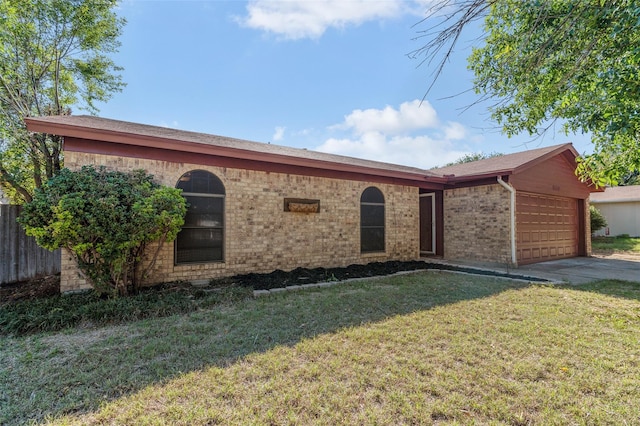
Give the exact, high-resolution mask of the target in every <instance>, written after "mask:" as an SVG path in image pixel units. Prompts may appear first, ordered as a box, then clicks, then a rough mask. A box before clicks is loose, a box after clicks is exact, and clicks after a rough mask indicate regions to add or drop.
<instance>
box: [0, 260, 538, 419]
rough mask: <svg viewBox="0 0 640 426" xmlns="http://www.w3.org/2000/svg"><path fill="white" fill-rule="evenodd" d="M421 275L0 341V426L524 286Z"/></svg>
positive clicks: (53, 414) (56, 413) (72, 409)
mask: <svg viewBox="0 0 640 426" xmlns="http://www.w3.org/2000/svg"><path fill="white" fill-rule="evenodd" d="M528 286H529V284H528V283H526V282H522V281H513V280H507V279H497V278H491V277H478V276H472V275H462V274H451V273H448V272H419V273H414V274H407V275H402V276H396V277H387V278H377V279H370V280H367V281H362V282H352V283H343V284H339V285H336V286H333V287H328V288H322V289H310V290H305V291H298V292H286V293H281V294H274V295H271V296H269V297H263V298H258V299H248V300H244V301H240V302H236V303H233V304H228V305H221V306H218V307H216V308H213V309H210V310H203V311H200V312H196V313H191V314H186V315H175V316H172V317H166V318H158V319H147V320H142V321H138V322H134V323H131V324H128V325H121V326H113V327H105V328H97V329H85V330H82V329H81V330H70V331H67V332H62V333H56V334H37V335H32V336H28V337H16V338H6V339H2V340H0V353H2V354H1V355H0V365H1V366H2V367H0V383H4V384H5V385H4V386H6V387H5V388H4V389H1V390H0V391H1V392H0V424H21V423H24V422H27V421H34V420H35V421H39V420H42V419H43V418H47V417H57V416H60V415H63V414H68V413H74V412H84V411H89V410H94V409H96V408H97V407H98V406H99V405H100V404H101V403H103V402H106V401H110V400H113V399H116V398H120V397H122V396H126V395H129V394H132V393H135V392H137V391H139V390H141V389H143V388H145V387H147V386H149V385H152V384H161V383H165V382H167V381H169V380H171V379H173V378H175V377H177V376H179V375H182V374H184V373H187V372H190V371H195V370H199V369H204V368H207V367H212V366H218V367H225V366H228V365H230V364H232V363H234V362H236V361H237V360H238V359H240V358H242V357H244V356H247V355H249V354H253V353H262V352H266V351H269V350H270V349H273V348H274V347H276V346H280V345H287V346H289V345H295V344H296V343H298V342H300V341H301V340H304V339H310V338H313V337H315V336H318V335H320V334H325V333H333V332H336V331H338V330H340V329H343V328H348V327H357V326H360V325H363V324H368V323H374V322H378V321H382V320H384V319H386V318H390V317H394V316H397V315H405V314H409V313H412V312H416V311H420V310H427V309H433V308H436V307H440V306H445V305H448V304H452V303H456V302H461V301H467V300H472V299H479V298H485V297H489V296H492V295H496V294H498V293H501V292H504V291H507V290H513V289H516V290H517V289H522V288H525V287H528Z"/></svg>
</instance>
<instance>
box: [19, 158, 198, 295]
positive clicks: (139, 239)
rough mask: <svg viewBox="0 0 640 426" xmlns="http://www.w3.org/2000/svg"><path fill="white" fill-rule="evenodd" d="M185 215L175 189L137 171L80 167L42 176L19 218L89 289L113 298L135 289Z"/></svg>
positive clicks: (184, 207)
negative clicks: (65, 257) (66, 259)
mask: <svg viewBox="0 0 640 426" xmlns="http://www.w3.org/2000/svg"><path fill="white" fill-rule="evenodd" d="M185 212H186V201H185V199H184V198H183V197H182V195H181V191H180V190H179V189H176V188H169V187H165V186H162V185H160V184H158V183H156V182H154V181H153V176H151V175H148V174H147V173H146V172H145V171H144V170H135V171H133V172H131V173H123V172H118V171H110V170H107V169H106V168H104V167H100V168H98V169H96V168H94V167H92V166H84V167H82V169H81V170H78V171H71V170H69V169H62V170H61V171H60V173H58V174H57V175H56V176H55V177H53V178H52V179H50V180H49V181H47V183H46V184H45V185H44V186H43V187H42V188H41V189H39V190H38V191H37V192H36V194H35V196H34V197H33V200H32V201H31V202H30V203H27V204H26V205H25V206H24V209H23V211H22V213H21V215H20V218H19V221H20V223H21V224H22V226H23V227H24V228H25V231H26V233H27V235H31V236H33V237H35V239H36V242H37V243H38V245H40V246H42V247H44V248H46V249H48V250H55V249H57V248H60V247H62V248H65V249H66V251H67V252H68V253H69V254H71V255H72V256H73V258H74V260H75V261H76V263H77V264H78V267H79V269H80V271H82V273H83V275H84V276H85V278H87V281H88V282H89V283H91V285H92V286H93V288H94V289H95V290H96V291H98V292H99V293H102V294H108V295H109V296H117V295H125V294H128V293H136V292H137V291H138V289H139V287H140V286H141V285H142V282H143V281H144V279H145V278H146V277H147V275H148V273H149V272H150V270H151V268H153V266H154V264H155V260H156V258H157V256H158V253H159V252H160V250H161V248H162V245H163V243H164V242H168V241H173V240H174V239H175V238H176V235H177V234H178V232H179V231H180V229H181V227H182V225H183V224H184V215H185ZM153 243H157V244H155V245H154V244H153Z"/></svg>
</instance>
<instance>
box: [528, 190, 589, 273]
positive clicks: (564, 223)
mask: <svg viewBox="0 0 640 426" xmlns="http://www.w3.org/2000/svg"><path fill="white" fill-rule="evenodd" d="M577 215H578V202H577V200H576V199H573V198H563V197H553V196H548V195H542V194H532V193H526V192H518V193H517V194H516V228H517V243H516V244H517V245H516V249H517V256H518V263H520V264H525V263H533V262H540V261H544V260H552V259H561V258H565V257H572V256H576V255H577V253H578V243H579V242H578V239H579V232H578V216H577Z"/></svg>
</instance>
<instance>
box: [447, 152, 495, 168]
mask: <svg viewBox="0 0 640 426" xmlns="http://www.w3.org/2000/svg"><path fill="white" fill-rule="evenodd" d="M502 155H503V154H502V153H500V152H490V153H488V154H487V153H484V152H482V151H480V152H472V153H471V154H465V155H463V156H462V157H460V158H458V159H457V160H456V161H454V162H452V163H447V164H445V167H448V166H454V165H456V164H464V163H472V162H474V161H479V160H486V159H487V158H493V157H500V156H502Z"/></svg>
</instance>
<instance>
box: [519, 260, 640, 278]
mask: <svg viewBox="0 0 640 426" xmlns="http://www.w3.org/2000/svg"><path fill="white" fill-rule="evenodd" d="M515 271H518V273H522V274H524V275H531V276H535V277H541V278H546V279H548V280H552V281H559V282H566V283H572V284H584V283H588V282H591V281H597V280H605V279H616V280H625V281H637V282H640V256H637V257H636V256H616V255H611V256H597V257H574V258H571V259H561V260H552V261H549V262H542V263H535V264H533V265H524V266H521V267H519V268H518V269H515V270H514V272H515Z"/></svg>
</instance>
